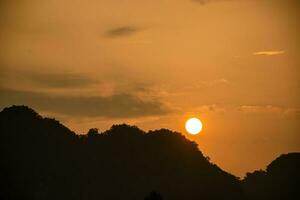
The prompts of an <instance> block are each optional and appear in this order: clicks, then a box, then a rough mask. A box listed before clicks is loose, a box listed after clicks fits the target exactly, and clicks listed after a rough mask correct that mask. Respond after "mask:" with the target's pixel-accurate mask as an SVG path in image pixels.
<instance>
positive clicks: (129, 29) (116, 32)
mask: <svg viewBox="0 0 300 200" xmlns="http://www.w3.org/2000/svg"><path fill="white" fill-rule="evenodd" d="M138 31H139V30H138V29H137V28H136V27H133V26H121V27H117V28H113V29H111V30H109V31H107V33H106V35H107V36H108V37H122V36H130V35H132V34H134V33H136V32H138Z"/></svg>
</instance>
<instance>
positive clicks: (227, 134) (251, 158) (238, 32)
mask: <svg viewBox="0 0 300 200" xmlns="http://www.w3.org/2000/svg"><path fill="white" fill-rule="evenodd" d="M0 26H1V32H0V44H1V47H0V108H1V109H3V108H4V107H6V106H9V105H12V104H25V105H28V106H30V107H32V108H34V109H35V110H36V111H38V112H39V113H40V114H42V115H44V116H50V117H54V118H56V119H58V120H60V121H61V122H62V123H63V124H64V125H66V126H68V127H69V128H70V129H72V130H74V131H75V132H76V133H78V134H83V133H86V132H87V131H88V130H89V128H93V127H96V128H99V130H100V131H104V130H106V129H108V128H110V126H111V125H112V124H116V123H129V124H132V125H137V126H138V127H140V128H142V129H144V130H150V129H159V128H168V129H172V130H175V131H180V132H182V133H183V134H184V135H186V136H187V137H188V138H189V139H191V140H195V141H196V142H197V143H198V144H199V148H200V149H201V151H202V152H203V153H204V154H205V155H206V156H209V157H210V158H211V161H212V162H214V163H216V164H217V165H218V166H220V167H221V168H222V169H224V170H226V171H229V172H231V173H233V174H235V175H237V176H241V177H243V176H244V174H245V172H247V171H253V170H255V169H260V168H264V167H265V166H266V165H267V164H268V163H269V162H270V161H272V160H274V159H275V158H276V157H277V156H279V155H280V154H282V153H287V152H294V151H300V56H299V52H300V3H299V1H298V0H142V1H141V0H126V1H125V0H64V1H62V0H48V1H46V0H13V1H12V0H1V1H0ZM192 116H196V117H198V118H200V119H201V120H202V122H203V131H202V132H201V133H200V134H199V135H196V136H191V135H189V134H188V133H186V131H185V130H184V122H185V120H187V119H188V117H192Z"/></svg>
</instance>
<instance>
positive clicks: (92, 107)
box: [0, 88, 170, 118]
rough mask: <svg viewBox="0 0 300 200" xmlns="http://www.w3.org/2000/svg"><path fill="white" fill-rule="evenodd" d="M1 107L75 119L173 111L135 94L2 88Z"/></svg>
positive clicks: (162, 113) (121, 116)
mask: <svg viewBox="0 0 300 200" xmlns="http://www.w3.org/2000/svg"><path fill="white" fill-rule="evenodd" d="M0 96H1V99H0V107H2V108H3V107H5V106H9V105H13V104H14V105H27V106H30V107H33V108H35V109H38V110H41V111H47V112H53V113H58V114H63V115H68V116H73V117H104V118H133V117H144V116H157V115H159V116H161V115H164V114H167V113H169V112H170V110H169V109H168V108H166V107H165V105H164V104H163V103H162V102H160V101H158V100H144V99H140V98H138V97H137V96H134V95H132V94H125V93H123V94H115V95H112V96H108V97H102V96H62V95H52V94H51V95H50V94H47V93H40V92H32V91H19V90H13V89H6V88H0Z"/></svg>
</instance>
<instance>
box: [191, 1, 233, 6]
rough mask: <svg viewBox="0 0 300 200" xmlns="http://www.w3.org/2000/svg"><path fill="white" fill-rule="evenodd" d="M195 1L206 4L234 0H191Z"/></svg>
mask: <svg viewBox="0 0 300 200" xmlns="http://www.w3.org/2000/svg"><path fill="white" fill-rule="evenodd" d="M191 1H193V2H195V3H198V4H200V5H205V4H208V3H215V2H221V1H232V0H191Z"/></svg>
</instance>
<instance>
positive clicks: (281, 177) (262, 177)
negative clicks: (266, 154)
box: [242, 153, 300, 200]
mask: <svg viewBox="0 0 300 200" xmlns="http://www.w3.org/2000/svg"><path fill="white" fill-rule="evenodd" d="M242 184H243V187H244V190H245V194H246V195H247V196H248V199H257V200H283V199H295V200H296V199H300V190H299V187H300V153H289V154H283V155H281V156H280V157H278V158H276V159H275V160H274V161H273V162H271V164H269V165H268V166H267V169H266V170H265V171H264V170H257V171H254V172H253V173H247V175H246V177H245V178H244V180H243V181H242Z"/></svg>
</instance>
